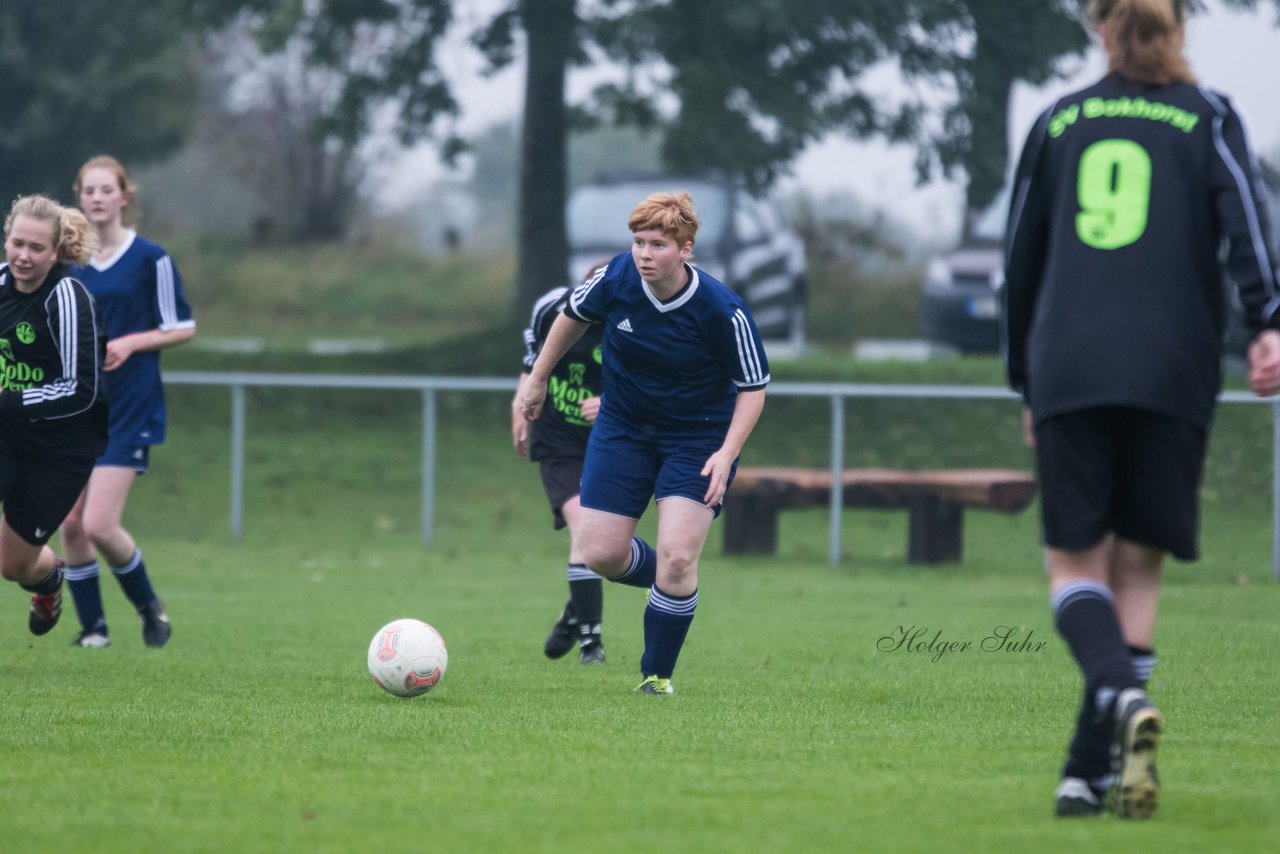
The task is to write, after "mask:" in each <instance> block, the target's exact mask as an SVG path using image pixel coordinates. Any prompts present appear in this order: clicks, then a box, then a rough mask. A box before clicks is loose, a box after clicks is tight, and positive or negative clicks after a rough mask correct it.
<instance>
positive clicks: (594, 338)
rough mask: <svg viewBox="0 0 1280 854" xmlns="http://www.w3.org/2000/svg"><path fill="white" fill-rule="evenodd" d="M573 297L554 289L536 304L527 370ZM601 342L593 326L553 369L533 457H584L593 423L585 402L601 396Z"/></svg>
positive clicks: (534, 428)
mask: <svg viewBox="0 0 1280 854" xmlns="http://www.w3.org/2000/svg"><path fill="white" fill-rule="evenodd" d="M569 293H570V292H569V289H568V288H563V287H561V288H552V289H551V290H549V291H547V292H546V293H545V294H543V295H542V296H541V297H539V298H538V301H537V302H536V303H534V306H533V313H532V316H531V317H530V318H529V328H528V329H526V330H525V331H524V346H525V352H524V361H523V362H522V363H521V370H523V371H524V372H526V373H527V372H528V371H530V370H531V369H532V368H533V363H534V361H535V360H536V359H537V358H538V353H540V352H542V345H543V344H545V343H546V341H547V334H548V333H549V332H550V331H551V325H552V324H553V323H555V319H556V318H557V317H559V316H560V312H561V311H563V310H564V306H565V304H566V303H567V302H568V301H569ZM601 338H602V335H601V329H600V326H599V325H595V326H591V327H590V328H588V329H587V332H586V334H585V335H583V336H582V337H581V338H580V339H578V341H576V342H575V343H574V345H573V346H572V347H570V348H569V352H567V353H565V354H564V356H563V357H562V358H561V359H560V361H559V362H558V363H557V364H556V366H555V367H554V368H552V369H551V377H550V378H549V380H548V382H547V402H546V405H545V406H544V407H543V408H542V414H541V415H540V416H539V417H538V420H537V421H535V422H533V426H532V428H531V430H530V434H531V439H532V442H531V443H530V445H529V458H530V459H532V460H541V459H547V458H550V457H576V458H578V459H581V458H582V457H583V456H585V455H586V452H587V439H588V438H589V437H590V435H591V422H589V421H587V420H586V419H585V418H583V417H582V401H584V400H586V399H587V398H589V397H598V396H599V395H600V389H601V375H600V374H601V367H600V365H601V361H602V358H603V356H602V354H601V351H602V349H603V348H602V341H601Z"/></svg>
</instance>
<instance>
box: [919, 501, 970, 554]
mask: <svg viewBox="0 0 1280 854" xmlns="http://www.w3.org/2000/svg"><path fill="white" fill-rule="evenodd" d="M910 514H911V520H910V523H909V530H908V532H907V562H908V563H948V562H952V561H959V560H960V553H961V548H962V543H963V528H964V508H963V507H961V506H960V505H959V504H952V503H951V502H948V501H942V500H939V499H937V498H933V497H922V498H918V499H915V500H914V501H912V502H911V506H910Z"/></svg>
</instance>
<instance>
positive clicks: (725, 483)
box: [702, 449, 733, 507]
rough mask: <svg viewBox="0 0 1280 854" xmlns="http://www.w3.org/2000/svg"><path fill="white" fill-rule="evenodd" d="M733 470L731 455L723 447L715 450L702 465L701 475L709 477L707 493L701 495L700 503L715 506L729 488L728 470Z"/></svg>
mask: <svg viewBox="0 0 1280 854" xmlns="http://www.w3.org/2000/svg"><path fill="white" fill-rule="evenodd" d="M732 470H733V457H731V456H730V455H729V452H728V451H725V450H723V449H721V450H719V451H716V452H715V453H714V454H712V455H711V457H710V458H709V459H708V460H707V464H706V465H705V466H703V467H702V476H703V477H706V478H710V479H711V483H710V484H709V485H708V486H707V494H706V495H704V496H702V503H703V504H705V505H706V506H708V507H715V506H716V505H717V504H719V503H720V502H721V501H722V500H723V499H724V494H725V491H726V490H727V489H728V488H729V472H730V471H732Z"/></svg>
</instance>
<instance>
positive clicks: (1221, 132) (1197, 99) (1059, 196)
mask: <svg viewBox="0 0 1280 854" xmlns="http://www.w3.org/2000/svg"><path fill="white" fill-rule="evenodd" d="M1259 180H1260V178H1259V170H1258V168H1257V163H1256V161H1255V160H1254V159H1253V155H1252V153H1251V152H1250V149H1249V145H1248V141H1247V139H1246V136H1245V131H1244V128H1243V126H1242V125H1241V121H1240V118H1239V116H1238V115H1237V114H1236V112H1235V110H1234V109H1233V108H1232V106H1231V103H1230V102H1229V101H1228V100H1227V98H1226V97H1225V96H1223V95H1221V94H1219V93H1217V92H1214V91H1213V90H1210V89H1206V88H1204V87H1197V86H1193V85H1187V84H1181V83H1178V84H1171V85H1167V86H1159V87H1150V86H1143V85H1139V84H1137V83H1134V82H1132V81H1129V80H1128V79H1126V78H1124V77H1122V76H1120V75H1118V74H1110V75H1108V76H1106V77H1104V78H1103V79H1102V80H1100V81H1099V82H1097V83H1096V84H1094V85H1093V86H1090V87H1089V88H1087V89H1083V90H1081V91H1079V92H1076V93H1074V94H1071V95H1068V96H1066V97H1064V98H1062V99H1060V100H1059V101H1058V102H1057V103H1055V104H1054V105H1053V106H1052V107H1050V108H1049V109H1048V110H1046V111H1045V112H1044V113H1042V114H1041V116H1040V118H1039V120H1038V121H1037V122H1036V123H1035V126H1034V127H1033V128H1032V130H1031V133H1030V135H1029V137H1028V138H1027V142H1026V146H1025V148H1024V149H1023V152H1022V157H1021V160H1020V162H1019V164H1018V171H1017V175H1016V178H1015V183H1014V188H1013V198H1012V202H1011V205H1010V211H1009V228H1008V232H1007V236H1006V245H1005V251H1006V258H1005V264H1006V267H1005V289H1004V299H1003V307H1004V316H1003V321H1004V323H1003V328H1002V342H1001V343H1002V349H1003V353H1004V357H1005V363H1006V366H1007V368H1008V372H1009V380H1010V384H1011V385H1012V386H1013V387H1014V388H1015V389H1016V390H1018V391H1020V392H1022V393H1023V395H1024V397H1025V399H1026V400H1027V402H1028V404H1029V405H1030V406H1031V409H1032V412H1033V414H1034V416H1035V418H1036V420H1037V422H1039V421H1040V420H1042V419H1044V418H1046V417H1048V416H1050V415H1054V414H1057V413H1061V412H1070V411H1075V410H1080V409H1087V408H1091V407H1096V406H1108V405H1118V406H1131V407H1137V408H1142V409H1149V410H1153V411H1156V412H1162V413H1165V414H1167V415H1171V416H1174V417H1177V418H1181V419H1185V420H1188V421H1191V422H1193V423H1196V424H1199V425H1201V426H1208V424H1209V422H1210V420H1211V417H1212V412H1213V405H1214V400H1215V398H1216V396H1217V393H1218V391H1219V389H1220V387H1221V381H1222V368H1221V360H1222V337H1223V330H1224V325H1225V317H1226V304H1225V300H1224V291H1223V276H1222V273H1223V266H1224V263H1225V268H1226V272H1227V273H1228V274H1229V276H1230V278H1231V279H1232V280H1233V281H1234V282H1235V283H1236V285H1237V286H1238V287H1239V290H1240V296H1241V301H1242V302H1243V304H1244V308H1245V317H1246V322H1247V323H1248V324H1249V326H1250V328H1251V329H1252V330H1253V331H1255V332H1256V331H1258V330H1260V329H1262V328H1264V327H1272V328H1275V327H1277V312H1276V309H1277V306H1278V305H1280V303H1278V301H1277V295H1276V282H1275V271H1274V257H1273V255H1272V248H1271V247H1269V246H1268V245H1267V237H1266V235H1268V234H1269V233H1270V231H1269V214H1268V211H1267V209H1266V203H1265V201H1264V198H1265V197H1264V196H1263V195H1262V192H1261V189H1260V186H1259ZM1224 250H1225V254H1224Z"/></svg>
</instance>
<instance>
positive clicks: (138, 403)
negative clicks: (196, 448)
mask: <svg viewBox="0 0 1280 854" xmlns="http://www.w3.org/2000/svg"><path fill="white" fill-rule="evenodd" d="M73 272H74V274H75V276H76V277H77V278H79V279H80V280H81V281H82V282H84V285H85V287H87V288H88V289H89V293H91V294H93V296H94V299H96V300H97V301H98V305H99V306H100V308H101V311H102V315H103V318H104V319H105V321H106V326H107V338H108V339H111V338H119V337H120V336H122V335H129V334H132V333H134V332H149V331H150V330H152V329H162V330H165V331H168V330H171V329H183V328H187V327H192V326H195V323H196V322H195V320H193V319H192V316H191V307H190V306H189V305H188V304H187V298H186V296H185V295H184V294H183V292H182V278H181V277H180V276H179V275H178V268H177V267H175V266H174V264H173V259H171V258H170V257H169V255H168V253H166V252H165V251H164V250H163V249H161V248H160V247H159V246H157V245H156V244H154V243H152V242H151V241H149V240H146V239H145V238H143V237H139V236H138V234H137V233H136V232H133V231H130V232H129V235H128V237H127V238H126V239H125V242H124V243H123V244H122V245H121V246H120V249H119V250H118V251H117V252H116V253H115V255H113V256H111V257H110V258H108V259H107V260H106V261H98V260H96V259H95V260H93V261H90V262H89V263H88V264H86V265H85V266H83V267H76V268H75V269H74V271H73ZM105 376H106V378H107V391H108V394H109V396H110V398H111V442H112V444H121V445H130V446H140V445H158V444H160V443H161V442H163V441H164V430H165V412H164V387H163V386H162V385H161V382H160V352H159V351H158V350H151V351H148V352H144V353H134V354H133V355H131V356H130V357H129V358H128V359H127V360H126V361H125V363H124V364H123V365H121V366H120V367H118V368H116V369H115V370H113V371H107V373H106V375H105Z"/></svg>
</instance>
